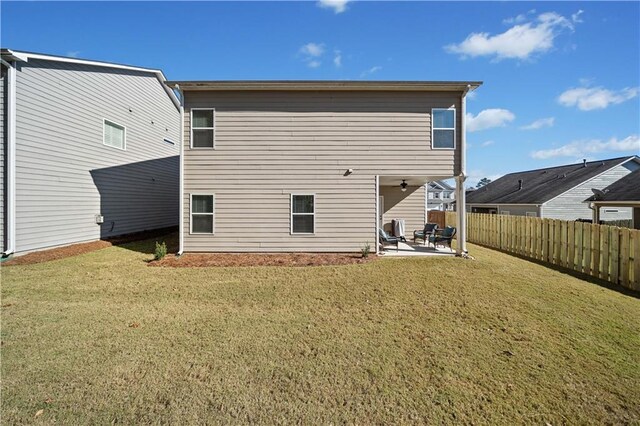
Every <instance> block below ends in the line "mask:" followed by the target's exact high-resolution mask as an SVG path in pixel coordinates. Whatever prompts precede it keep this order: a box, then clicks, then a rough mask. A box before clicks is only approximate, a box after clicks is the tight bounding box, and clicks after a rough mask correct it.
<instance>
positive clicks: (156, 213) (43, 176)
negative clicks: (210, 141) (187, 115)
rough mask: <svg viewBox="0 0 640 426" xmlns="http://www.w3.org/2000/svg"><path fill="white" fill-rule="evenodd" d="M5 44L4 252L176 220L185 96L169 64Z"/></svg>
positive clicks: (0, 164)
mask: <svg viewBox="0 0 640 426" xmlns="http://www.w3.org/2000/svg"><path fill="white" fill-rule="evenodd" d="M1 53H2V55H1V56H2V74H1V81H0V83H1V84H0V87H1V89H0V90H1V95H2V102H1V103H0V104H1V107H0V108H1V113H2V125H1V128H0V136H1V144H0V146H1V148H0V160H1V161H0V171H1V174H0V176H1V179H2V182H1V185H0V188H1V190H0V191H1V192H0V197H1V200H2V208H1V209H0V221H1V223H0V229H1V230H2V235H1V236H0V237H1V238H0V251H1V252H2V253H3V255H5V256H6V255H9V254H12V253H16V254H20V253H24V252H28V251H33V250H39V249H44V248H49V247H56V246H61V245H66V244H71V243H77V242H82V241H91V240H97V239H100V238H106V237H112V236H117V235H123V234H128V233H133V232H137V231H143V230H151V229H155V228H165V227H170V226H175V225H177V224H178V216H179V212H178V204H179V201H178V194H179V176H180V175H179V163H180V161H179V153H180V127H181V124H180V105H179V101H178V99H177V97H176V96H175V94H174V93H173V91H172V90H170V89H169V88H168V87H167V86H166V85H165V84H164V81H165V78H164V76H163V75H162V72H161V71H158V70H152V69H146V68H137V67H131V66H125V65H117V64H111V63H105V62H97V61H87V60H81V59H75V58H65V57H58V56H51V55H42V54H36V53H30V52H21V51H15V50H9V49H2V51H1Z"/></svg>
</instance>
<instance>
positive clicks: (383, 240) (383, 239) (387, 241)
mask: <svg viewBox="0 0 640 426" xmlns="http://www.w3.org/2000/svg"><path fill="white" fill-rule="evenodd" d="M378 235H379V237H380V244H382V247H383V248H384V246H385V245H394V246H396V251H398V241H400V239H399V238H397V237H392V236H391V235H389V234H387V233H386V232H384V230H383V229H380V228H378Z"/></svg>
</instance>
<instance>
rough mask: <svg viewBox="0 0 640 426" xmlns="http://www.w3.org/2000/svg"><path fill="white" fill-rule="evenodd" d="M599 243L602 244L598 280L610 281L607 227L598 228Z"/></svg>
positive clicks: (609, 245) (609, 237) (609, 232)
mask: <svg viewBox="0 0 640 426" xmlns="http://www.w3.org/2000/svg"><path fill="white" fill-rule="evenodd" d="M600 241H601V242H602V264H601V265H600V278H602V279H603V280H607V281H611V278H610V271H611V268H610V266H609V258H610V250H611V243H610V241H611V229H610V227H609V226H607V225H601V226H600Z"/></svg>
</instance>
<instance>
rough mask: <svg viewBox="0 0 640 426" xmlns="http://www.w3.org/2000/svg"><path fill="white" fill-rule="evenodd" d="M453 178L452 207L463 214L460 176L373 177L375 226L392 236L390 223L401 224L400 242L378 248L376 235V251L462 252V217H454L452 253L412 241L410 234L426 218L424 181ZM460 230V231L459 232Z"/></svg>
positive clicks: (399, 253)
mask: <svg viewBox="0 0 640 426" xmlns="http://www.w3.org/2000/svg"><path fill="white" fill-rule="evenodd" d="M446 179H454V180H455V183H456V184H455V199H456V205H457V207H458V209H459V208H462V209H463V211H464V208H465V206H464V203H465V200H464V177H462V176H376V190H377V194H376V212H377V218H378V219H377V221H378V223H377V227H378V228H379V229H382V230H383V231H385V232H386V233H387V234H388V235H393V236H396V235H395V233H394V229H393V221H394V220H397V219H400V220H401V221H402V222H403V224H404V234H403V236H404V239H405V240H404V241H400V242H399V243H398V250H396V247H395V245H385V246H384V247H382V244H381V241H380V238H381V237H380V236H379V235H377V234H376V252H377V253H378V254H379V255H383V256H455V255H462V254H464V253H466V236H465V235H464V234H465V233H464V228H465V223H464V221H465V215H458V221H457V223H456V225H455V227H456V234H455V239H456V242H457V244H453V245H452V246H453V250H452V249H449V247H444V246H440V245H438V246H437V247H434V246H433V244H431V243H427V244H423V241H422V240H418V242H417V243H414V242H413V233H414V231H417V230H420V231H421V230H422V229H423V228H424V226H425V223H426V222H427V217H428V199H429V198H428V197H429V196H428V186H427V185H426V184H427V183H428V182H433V181H438V180H446ZM461 229H462V230H463V231H462V232H460V230H461Z"/></svg>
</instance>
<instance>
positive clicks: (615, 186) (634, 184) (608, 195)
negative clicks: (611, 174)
mask: <svg viewBox="0 0 640 426" xmlns="http://www.w3.org/2000/svg"><path fill="white" fill-rule="evenodd" d="M603 192H604V195H602V196H598V195H593V196H591V197H589V198H587V199H586V200H585V201H599V202H615V201H637V202H640V169H638V170H636V171H634V172H631V173H629V174H628V175H626V176H625V177H623V178H622V179H620V180H618V181H616V182H614V183H612V184H611V185H609V186H607V187H606V188H605V189H604V191H603Z"/></svg>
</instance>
